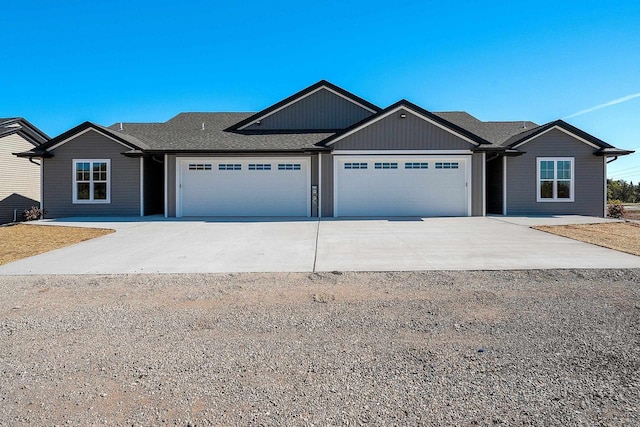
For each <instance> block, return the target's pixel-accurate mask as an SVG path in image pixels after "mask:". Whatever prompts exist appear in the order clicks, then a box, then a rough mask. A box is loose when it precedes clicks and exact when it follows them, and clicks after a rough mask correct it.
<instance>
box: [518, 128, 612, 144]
mask: <svg viewBox="0 0 640 427" xmlns="http://www.w3.org/2000/svg"><path fill="white" fill-rule="evenodd" d="M554 129H557V130H559V131H561V132H564V133H566V134H567V135H569V136H570V137H572V138H575V139H577V140H578V141H580V142H583V143H585V144H587V145H588V146H589V147H593V148H601V147H599V146H597V145H595V144H593V143H591V142H589V141H587V140H586V139H584V138H580V137H579V136H578V135H575V134H573V133H571V132H569V131H568V130H566V129H563V128H561V127H560V126H558V125H555V126H552V127H550V128H549V129H547V130H545V131H544V132H540V133H539V134H537V135H535V136H532V137H531V138H527V139H525V140H524V141H522V142H520V143H519V144H518V145H514V146H513V147H511V148H518V147H520V146H521V145H524V144H526V143H527V142H531V141H533V140H534V139H536V138H538V137H540V136H542V135H544V134H545V133H547V132H550V131H552V130H554Z"/></svg>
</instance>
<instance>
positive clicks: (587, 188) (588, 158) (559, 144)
mask: <svg viewBox="0 0 640 427" xmlns="http://www.w3.org/2000/svg"><path fill="white" fill-rule="evenodd" d="M519 149H521V150H522V151H525V152H526V154H523V155H522V156H518V157H509V158H507V215H562V214H566V215H591V216H603V215H604V203H605V201H604V159H603V158H602V157H600V156H594V155H593V152H594V151H595V148H593V147H591V146H589V145H587V144H585V143H583V142H581V141H579V140H577V139H575V138H573V137H571V136H570V135H567V134H566V133H564V132H562V131H560V130H557V129H554V130H552V131H549V132H547V133H546V134H544V135H541V136H539V137H538V138H536V139H534V140H532V141H530V142H528V143H526V144H524V145H522V146H521V147H519ZM538 157H573V158H574V168H575V171H574V177H575V178H574V179H575V180H574V186H575V190H574V201H573V202H537V201H536V197H537V196H536V195H537V185H538V183H537V161H536V158H538Z"/></svg>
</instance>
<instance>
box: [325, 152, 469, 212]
mask: <svg viewBox="0 0 640 427" xmlns="http://www.w3.org/2000/svg"><path fill="white" fill-rule="evenodd" d="M469 167H470V159H469V157H468V156H453V157H446V158H445V157H400V156H385V157H377V156H376V157H361V156H344V157H342V156H340V157H336V158H335V163H334V168H335V169H334V172H335V175H334V176H335V187H334V188H335V190H334V191H335V193H334V197H335V211H334V214H335V216H342V217H344V216H419V217H423V216H467V215H469V214H470V212H469V186H468V176H469V175H470V171H469Z"/></svg>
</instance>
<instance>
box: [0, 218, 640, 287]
mask: <svg viewBox="0 0 640 427" xmlns="http://www.w3.org/2000/svg"><path fill="white" fill-rule="evenodd" d="M597 221H603V220H602V219H599V218H588V217H575V216H569V217H555V218H540V217H532V218H527V217H507V218H504V217H470V218H424V219H420V218H415V219H414V218H398V219H358V220H333V219H327V220H322V221H317V220H307V219H304V220H294V219H286V218H285V219H272V220H266V221H265V220H263V219H261V220H251V219H246V218H245V219H242V218H241V219H222V220H221V219H215V220H213V219H201V220H200V219H192V220H176V219H168V220H167V219H164V218H160V217H154V218H145V220H144V221H141V220H140V219H139V218H133V219H126V218H123V219H119V220H117V221H114V219H103V220H100V219H92V220H87V219H66V220H59V221H51V222H46V223H45V224H51V225H56V226H81V227H101V228H114V229H116V230H117V231H116V233H114V234H110V235H108V236H104V237H100V238H98V239H94V240H91V241H87V242H83V243H79V244H77V245H75V246H71V247H67V248H62V249H58V250H55V251H52V252H49V253H46V254H41V255H37V256H34V257H31V258H28V259H24V260H20V261H17V262H14V263H10V264H7V265H5V266H2V267H0V275H14V274H118V273H213V272H273V271H284V272H294V271H302V272H312V271H334V270H342V271H394V270H395V271H413V270H503V269H553V268H640V257H637V256H633V255H629V254H624V253H621V252H617V251H613V250H610V249H605V248H601V247H598V246H594V245H590V244H587V243H581V242H577V241H574V240H571V239H567V238H564V237H559V236H554V235H551V234H548V233H544V232H541V231H536V230H533V229H531V228H529V226H530V225H532V224H536V225H539V224H568V223H585V222H587V223H588V222H597ZM40 224H43V223H40ZM34 226H38V225H34Z"/></svg>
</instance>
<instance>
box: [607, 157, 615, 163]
mask: <svg viewBox="0 0 640 427" xmlns="http://www.w3.org/2000/svg"><path fill="white" fill-rule="evenodd" d="M616 160H618V156H615V157H614V158H613V159H611V160H607V164H609V163H613V162H615V161H616Z"/></svg>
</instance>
